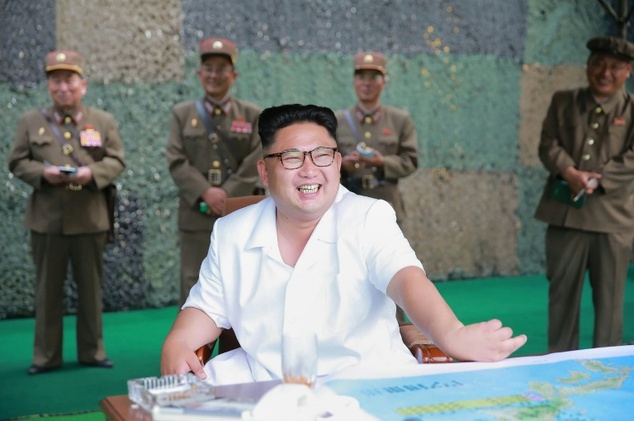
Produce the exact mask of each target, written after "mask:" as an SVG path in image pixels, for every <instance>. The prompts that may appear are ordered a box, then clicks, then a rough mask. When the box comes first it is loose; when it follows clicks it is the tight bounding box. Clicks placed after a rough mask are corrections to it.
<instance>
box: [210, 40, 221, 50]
mask: <svg viewBox="0 0 634 421" xmlns="http://www.w3.org/2000/svg"><path fill="white" fill-rule="evenodd" d="M211 47H212V48H213V49H214V50H221V49H222V47H223V45H222V41H214V43H213V44H212V45H211Z"/></svg>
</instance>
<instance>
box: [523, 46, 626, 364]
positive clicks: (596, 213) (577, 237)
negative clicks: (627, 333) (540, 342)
mask: <svg viewBox="0 0 634 421" xmlns="http://www.w3.org/2000/svg"><path fill="white" fill-rule="evenodd" d="M587 47H588V49H589V50H590V55H589V58H588V60H587V63H586V76H587V79H588V84H589V86H588V87H585V88H580V89H574V90H570V91H560V92H556V93H555V94H554V96H553V97H552V102H551V104H550V107H549V109H548V113H547V115H546V118H545V120H544V123H543V126H542V133H541V141H540V143H539V157H540V159H541V161H542V163H543V164H544V167H545V168H546V170H547V171H548V173H549V177H548V181H547V183H546V187H545V189H544V192H543V194H542V197H541V200H540V202H539V205H538V207H537V210H536V213H535V217H536V218H537V219H539V220H541V221H544V222H546V223H547V224H548V228H547V231H546V276H547V278H548V281H549V282H550V285H549V292H548V294H549V304H548V352H556V351H567V350H572V349H577V348H578V347H579V313H580V299H581V293H582V288H583V282H584V276H585V273H586V271H588V273H589V278H590V285H591V287H592V301H593V303H594V310H595V319H594V320H595V321H594V340H593V341H594V342H593V346H595V347H600V346H612V345H619V344H620V343H621V341H622V340H623V338H622V332H623V294H624V288H625V280H626V276H627V270H628V266H629V263H630V256H631V251H632V240H633V239H634V96H633V95H632V94H630V93H628V92H626V91H625V89H624V87H623V85H624V83H625V81H626V80H627V78H629V77H630V73H631V71H632V64H631V60H632V59H633V58H634V44H632V43H629V42H627V41H625V40H623V39H619V38H612V37H599V38H593V39H591V40H590V41H588V43H587ZM563 181H565V182H566V183H567V185H568V187H569V189H570V192H567V193H566V195H565V196H562V195H561V194H554V192H555V190H553V187H554V186H555V185H556V184H560V185H561V183H562V182H563ZM559 191H562V190H561V189H559ZM577 195H579V198H578V199H577V200H576V201H575V200H574V197H575V196H577ZM579 205H581V206H580V207H579Z"/></svg>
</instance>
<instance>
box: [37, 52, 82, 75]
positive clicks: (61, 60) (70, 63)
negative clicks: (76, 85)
mask: <svg viewBox="0 0 634 421" xmlns="http://www.w3.org/2000/svg"><path fill="white" fill-rule="evenodd" d="M83 64H84V58H83V57H82V55H81V54H79V53H78V52H77V51H70V50H67V51H51V52H50V53H48V54H47V55H46V73H47V74H48V73H50V72H52V71H53V70H70V71H73V72H77V73H79V75H80V76H83V74H84V71H83V69H82V66H83Z"/></svg>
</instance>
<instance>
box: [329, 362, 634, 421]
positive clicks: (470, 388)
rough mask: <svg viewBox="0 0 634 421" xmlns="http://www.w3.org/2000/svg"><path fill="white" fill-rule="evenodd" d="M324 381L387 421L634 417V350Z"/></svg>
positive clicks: (339, 392)
mask: <svg viewBox="0 0 634 421" xmlns="http://www.w3.org/2000/svg"><path fill="white" fill-rule="evenodd" d="M326 386H328V387H329V388H331V389H332V390H334V391H335V392H337V393H338V394H340V395H348V396H352V397H354V398H356V399H357V400H358V401H359V403H360V405H361V408H363V409H364V410H365V411H366V412H368V413H370V414H372V415H374V416H375V417H378V418H379V419H381V420H384V421H391V420H394V421H423V420H424V421H428V420H449V419H451V420H456V419H459V420H478V421H482V420H523V419H539V420H634V356H633V355H629V356H620V357H609V358H596V359H578V360H566V361H559V362H555V363H547V364H534V365H522V366H512V367H505V368H497V369H487V370H477V371H464V372H452V373H443V374H430V375H425V376H416V377H400V378H385V379H362V380H347V379H346V380H332V381H329V382H327V383H326Z"/></svg>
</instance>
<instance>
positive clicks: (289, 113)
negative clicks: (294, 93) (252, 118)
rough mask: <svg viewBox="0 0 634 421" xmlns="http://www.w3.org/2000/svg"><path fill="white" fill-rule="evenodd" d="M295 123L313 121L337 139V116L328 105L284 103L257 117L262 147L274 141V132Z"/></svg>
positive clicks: (268, 109) (268, 145) (266, 110)
mask: <svg viewBox="0 0 634 421" xmlns="http://www.w3.org/2000/svg"><path fill="white" fill-rule="evenodd" d="M297 123H314V124H317V125H319V126H322V127H324V128H325V129H326V130H328V133H329V134H330V136H331V137H332V139H333V140H334V141H335V142H336V141H337V117H335V113H334V112H333V111H332V110H331V109H330V108H328V107H320V106H318V105H301V104H286V105H279V106H276V107H269V108H267V109H265V110H264V111H262V113H261V114H260V117H259V118H258V133H259V135H260V141H261V142H262V148H264V149H266V148H268V147H270V146H271V145H272V144H273V143H274V142H275V134H276V133H277V132H278V131H279V130H281V129H283V128H285V127H288V126H291V125H293V124H297Z"/></svg>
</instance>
